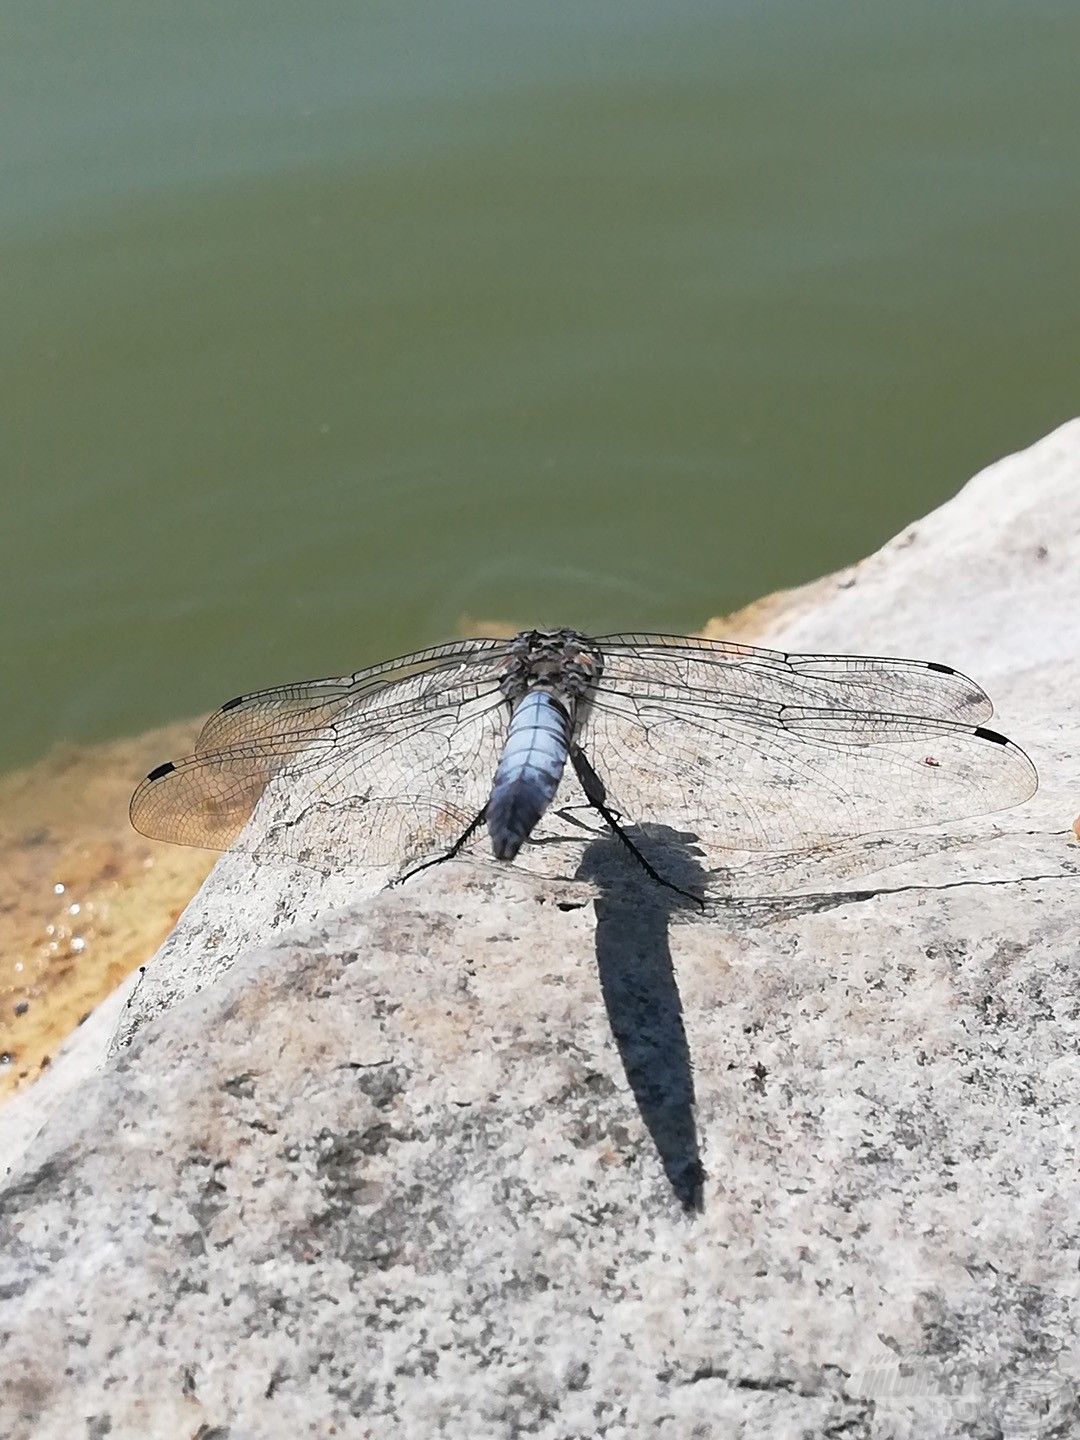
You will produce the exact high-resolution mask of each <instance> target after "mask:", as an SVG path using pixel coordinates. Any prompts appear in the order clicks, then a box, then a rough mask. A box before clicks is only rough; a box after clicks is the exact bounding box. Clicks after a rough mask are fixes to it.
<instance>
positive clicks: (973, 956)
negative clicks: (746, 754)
mask: <svg viewBox="0 0 1080 1440" xmlns="http://www.w3.org/2000/svg"><path fill="white" fill-rule="evenodd" d="M1078 482H1080V422H1077V423H1073V424H1072V425H1070V426H1066V427H1064V428H1063V429H1062V430H1060V431H1058V432H1056V433H1055V434H1054V435H1051V436H1050V437H1048V438H1047V439H1046V440H1044V441H1042V442H1041V443H1040V444H1039V445H1036V446H1035V447H1033V448H1032V449H1031V450H1029V451H1027V452H1025V453H1024V454H1022V455H1018V456H1014V457H1012V458H1010V459H1009V460H1006V461H1003V462H1001V464H999V465H996V466H994V467H992V468H991V469H990V470H988V471H986V472H984V473H983V474H982V475H980V476H978V477H976V479H975V480H973V481H972V482H971V484H970V485H969V486H967V487H966V488H965V490H964V491H963V492H962V493H961V494H960V495H959V496H957V497H956V499H955V500H953V501H952V502H950V503H949V504H948V505H946V506H944V507H942V509H941V510H939V511H937V512H935V513H934V514H933V515H931V516H929V517H927V518H926V519H925V520H923V521H920V522H919V523H918V524H917V525H915V526H913V527H911V530H909V531H908V532H905V534H904V535H902V536H900V537H898V539H897V540H895V541H893V542H892V543H891V544H890V545H888V546H886V547H885V549H884V550H882V551H881V552H879V553H878V554H877V555H875V556H873V557H871V558H870V559H869V560H867V561H865V562H863V563H862V564H861V565H858V566H856V567H854V568H853V569H852V570H851V571H848V572H846V573H845V574H843V575H841V576H837V577H833V578H832V579H830V580H828V581H823V582H819V584H818V585H816V586H813V587H808V590H807V592H805V593H803V594H802V595H796V596H795V597H794V599H793V601H792V602H791V603H790V604H789V605H788V606H787V608H786V611H785V614H784V618H783V619H782V621H781V623H780V627H779V628H778V629H777V631H776V632H775V633H774V634H772V635H769V636H767V637H765V643H772V644H778V645H781V646H783V647H786V648H798V649H815V650H854V651H866V652H870V653H879V654H880V653H897V654H910V655H917V656H923V657H925V658H936V659H941V660H945V661H947V662H948V663H950V664H954V665H957V666H958V667H960V668H961V669H965V670H967V671H968V673H971V674H973V675H974V676H975V677H976V678H978V679H979V680H981V681H983V682H984V683H987V684H988V686H989V688H990V690H991V693H992V694H993V695H994V697H995V699H997V700H999V701H1000V709H999V719H998V720H997V721H995V724H999V725H1000V727H1001V728H1002V729H1004V730H1005V731H1006V733H1008V734H1010V735H1012V736H1013V738H1015V739H1016V740H1017V741H1019V742H1020V743H1021V744H1023V745H1024V746H1025V748H1026V749H1028V751H1029V752H1030V753H1031V754H1032V756H1033V758H1034V759H1035V760H1036V763H1037V764H1038V766H1039V769H1040V773H1041V777H1042V784H1041V788H1040V791H1039V794H1038V795H1037V796H1036V797H1035V798H1034V799H1033V800H1032V801H1031V802H1029V803H1028V804H1026V805H1025V806H1023V807H1020V808H1018V809H1016V810H1014V811H1009V812H1006V813H1004V814H1000V815H997V816H994V817H990V818H989V819H985V820H982V821H978V822H972V823H970V824H969V823H965V824H964V825H959V826H951V827H949V828H948V830H944V831H941V832H938V833H933V834H926V835H916V836H913V835H908V836H906V837H890V838H889V839H887V840H886V841H885V842H884V843H878V842H874V843H872V844H871V843H867V844H865V845H863V846H861V847H849V849H848V850H847V851H846V852H844V853H842V854H837V855H835V856H825V857H821V856H816V857H808V858H806V859H804V860H802V861H801V862H799V863H798V864H796V865H794V866H792V867H789V868H787V869H784V870H781V871H780V872H779V874H777V875H774V876H772V877H771V883H770V884H768V885H766V884H765V879H768V878H769V877H765V879H763V878H762V877H754V876H750V877H740V876H736V877H734V881H733V883H734V884H735V885H736V887H737V888H739V890H740V892H741V898H740V899H739V900H738V901H737V902H734V903H733V904H732V906H731V907H730V908H728V909H726V910H723V909H722V910H721V912H720V913H719V914H718V915H715V916H714V915H710V916H708V917H705V918H698V917H693V916H689V915H686V914H685V913H683V912H681V911H677V910H675V909H673V908H672V907H671V906H669V905H668V904H667V903H666V901H665V899H664V894H663V892H660V891H658V890H657V889H656V888H655V887H652V886H648V885H646V884H643V883H639V880H638V877H636V876H633V875H630V876H627V875H625V874H623V876H622V877H621V878H620V876H619V872H618V871H617V870H616V868H615V867H610V868H609V869H608V870H607V871H606V872H605V871H603V870H601V872H600V873H601V879H604V876H605V874H606V880H604V889H603V891H602V893H601V895H600V897H599V898H598V899H597V900H596V901H595V902H593V901H591V900H586V903H582V901H583V900H584V899H585V892H584V891H583V890H582V887H581V886H577V887H573V886H570V887H567V886H563V887H558V886H552V885H551V884H545V883H538V882H535V881H530V880H529V879H528V878H527V877H524V876H520V875H518V874H517V873H516V872H514V871H512V870H511V871H503V870H496V869H495V868H493V867H474V866H469V865H458V866H454V867H449V866H447V867H443V868H441V869H440V870H436V871H432V872H430V874H428V875H427V876H425V877H423V878H418V879H417V880H416V881H414V882H410V884H409V885H408V886H406V887H404V888H402V889H399V890H395V891H392V892H387V893H384V894H380V895H378V896H377V897H375V898H374V899H365V898H359V899H358V898H356V897H355V896H353V895H351V894H350V884H349V883H347V882H344V881H342V880H341V878H340V877H339V878H338V879H337V880H335V881H331V882H328V884H327V886H326V888H325V889H323V890H321V891H319V892H317V893H316V892H314V891H312V890H311V889H310V887H309V888H307V889H306V890H301V889H299V888H297V889H295V890H293V889H290V888H287V887H286V888H285V889H282V888H280V879H279V878H278V880H277V881H276V882H274V881H272V880H271V878H270V872H269V871H258V872H254V875H253V872H252V871H251V868H250V866H245V864H244V863H243V860H242V857H228V858H227V859H226V861H224V862H223V863H222V865H221V866H219V867H218V869H217V870H215V872H214V875H213V876H212V877H211V879H210V881H208V883H207V886H206V887H205V889H204V891H203V892H202V893H201V895H200V896H199V897H198V898H197V899H196V901H195V902H193V904H192V906H191V907H190V908H189V910H188V912H187V913H186V915H185V916H184V919H183V921H182V922H181V926H180V927H178V931H177V934H176V935H175V936H174V938H173V939H172V940H171V941H170V943H169V945H168V946H167V947H166V948H165V950H164V951H163V952H162V954H161V955H160V956H159V957H158V959H157V960H156V961H155V962H154V965H153V966H152V967H151V970H150V972H149V977H150V978H148V980H147V981H146V982H145V983H144V984H143V985H142V986H140V987H138V989H137V990H136V992H135V995H136V999H135V1002H134V1005H133V1006H132V1007H131V1008H129V1011H128V1022H127V1027H126V1034H127V1035H130V1036H134V1043H133V1044H132V1045H131V1048H130V1049H126V1050H123V1051H121V1053H120V1054H119V1055H118V1056H117V1057H116V1058H114V1059H113V1060H112V1061H111V1063H110V1064H109V1065H108V1067H107V1068H106V1069H105V1071H104V1073H103V1074H101V1075H100V1076H98V1077H97V1078H93V1079H90V1080H84V1081H83V1083H81V1084H80V1085H79V1087H78V1089H77V1090H76V1092H75V1093H74V1094H72V1095H70V1096H69V1098H68V1099H67V1100H66V1102H64V1103H63V1104H62V1105H61V1106H60V1108H59V1109H58V1110H57V1111H56V1112H55V1113H54V1114H53V1115H52V1116H51V1118H50V1119H49V1121H48V1124H47V1125H46V1128H45V1130H44V1132H43V1133H42V1134H41V1135H40V1136H38V1138H37V1140H36V1142H34V1144H33V1145H32V1147H31V1149H30V1151H29V1152H28V1154H27V1155H26V1157H25V1168H24V1169H23V1171H22V1173H21V1174H20V1175H19V1176H18V1177H17V1178H15V1179H14V1180H13V1181H12V1183H11V1184H10V1185H9V1187H8V1189H7V1191H6V1193H5V1194H4V1195H3V1197H2V1201H0V1297H3V1298H2V1300H0V1336H2V1337H3V1366H2V1378H0V1433H3V1434H5V1435H8V1434H10V1435H11V1436H13V1437H21V1436H27V1437H29V1436H33V1437H35V1440H36V1437H52V1436H57V1437H60V1436H63V1437H65V1440H67V1437H70V1436H74V1435H82V1434H85V1435H89V1436H104V1435H108V1436H109V1437H110V1440H116V1437H127V1436H132V1437H134V1436H139V1437H145V1436H157V1435H162V1436H172V1435H179V1434H192V1435H194V1434H197V1433H198V1434H200V1435H202V1436H204V1437H209V1436H213V1435H220V1436H225V1435H229V1436H231V1437H234V1440H235V1437H239V1436H243V1437H247V1436H253V1437H254V1436H257V1437H269V1436H277V1435H281V1436H290V1437H292V1436H296V1435H329V1434H332V1433H337V1434H339V1435H345V1436H368V1435H370V1436H384V1435H385V1436H391V1435H392V1436H404V1437H411V1436H417V1437H428V1436H433V1435H445V1436H469V1437H474V1440H475V1437H487V1436H511V1435H517V1434H522V1433H529V1434H535V1435H538V1436H542V1437H551V1440H555V1437H560V1440H562V1437H571V1436H582V1437H592V1436H605V1437H623V1436H627V1437H629V1436H635V1437H636V1436H640V1435H656V1436H660V1437H668V1436H670V1437H679V1440H682V1437H687V1436H692V1435H701V1436H710V1437H711V1436H714V1435H716V1436H735V1437H738V1436H747V1437H749V1436H755V1437H758V1436H763V1435H764V1436H770V1437H778V1440H786V1437H795V1436H804V1435H812V1436H819V1435H820V1436H827V1435H833V1436H840V1435H844V1436H845V1437H879V1436H889V1437H894V1436H895V1437H915V1436H918V1437H930V1436H938V1435H941V1434H949V1435H971V1436H988V1435H991V1434H999V1435H1012V1434H1015V1435H1040V1436H1042V1435H1045V1436H1051V1435H1058V1436H1065V1435H1068V1434H1072V1433H1076V1432H1077V1430H1078V1429H1080V1410H1078V1409H1077V1403H1076V1394H1075V1376H1076V1373H1077V1371H1076V1358H1077V1357H1076V1354H1075V1351H1074V1345H1075V1335H1076V1333H1077V1320H1078V1315H1077V1308H1078V1307H1077V1282H1076V1275H1077V1266H1076V1250H1075V1216H1076V1214H1077V1212H1078V1209H1080V1193H1078V1192H1080V1184H1078V1181H1077V1178H1076V1170H1077V1167H1076V1165H1075V1156H1074V1154H1073V1153H1072V1137H1071V1131H1070V1129H1069V1124H1070V1121H1069V1116H1070V1114H1072V1115H1075V1110H1070V1107H1071V1106H1075V1103H1076V1099H1077V1089H1078V1088H1080V1087H1078V1070H1077V1066H1076V1063H1075V1049H1076V1018H1077V999H1076V993H1077V986H1076V974H1075V967H1076V956H1077V949H1078V946H1077V939H1078V928H1080V927H1078V921H1077V904H1076V900H1077V888H1078V887H1077V882H1076V876H1077V872H1078V868H1080V867H1078V863H1077V862H1078V858H1080V851H1078V849H1077V846H1076V844H1075V842H1074V841H1073V840H1072V839H1071V835H1070V825H1071V823H1072V820H1073V818H1074V815H1075V814H1076V811H1077V810H1078V809H1080V786H1078V784H1077V777H1078V768H1080V767H1078V762H1077V756H1078V754H1080V743H1078V728H1080V727H1078V724H1077V716H1078V713H1080V645H1078V630H1080V621H1078V616H1080V483H1078ZM758 880H760V881H761V889H762V892H763V894H764V897H765V898H763V899H762V900H761V901H760V902H754V901H753V900H752V899H750V898H748V897H749V896H752V895H753V893H754V884H755V883H756V881H758ZM275 883H276V884H277V886H278V888H275ZM766 892H767V893H766ZM560 902H561V905H562V906H566V907H570V908H560ZM234 957H238V958H235V963H232V964H231V968H229V963H228V962H229V961H231V960H233V958H234ZM223 958H224V963H223ZM210 980H215V983H213V984H208V983H207V982H209V981H210ZM200 985H204V986H206V988H204V989H203V990H202V993H200V994H197V995H192V993H191V992H192V991H193V990H195V989H196V988H197V987H198V986H200ZM185 997H186V998H185ZM180 999H183V1003H182V1004H177V1003H176V1001H178V1000H180ZM162 1011H165V1012H166V1013H163V1014H162V1013H160V1012H162ZM155 1013H157V1015H158V1018H156V1019H154V1020H153V1022H152V1023H148V1022H150V1019H151V1016H153V1015H154V1014H155ZM98 1053H99V1054H100V1050H99V1052H98ZM691 1061H692V1064H693V1079H692V1080H691V1070H690V1065H691ZM88 1068H89V1062H88V1061H87V1060H86V1059H84V1061H83V1062H82V1067H81V1071H80V1074H82V1073H85V1071H86V1070H87V1069H88ZM695 1091H696V1105H692V1104H691V1101H692V1099H694V1098H695V1095H694V1092H695ZM33 1093H34V1092H30V1095H31V1096H32V1095H33ZM26 1113H27V1112H26V1111H25V1110H24V1111H23V1120H22V1133H23V1134H24V1135H25V1134H27V1133H29V1132H30V1131H32V1130H33V1128H34V1127H33V1125H32V1124H30V1123H28V1122H27V1120H26ZM9 1133H10V1132H9ZM699 1163H700V1166H701V1167H702V1169H703V1172H704V1184H703V1193H702V1208H701V1211H700V1213H694V1212H693V1210H692V1208H684V1205H683V1204H682V1203H680V1197H681V1199H682V1200H686V1199H688V1198H691V1197H692V1194H693V1191H694V1189H695V1183H696V1178H697V1174H698V1170H697V1167H698V1165H699ZM200 1427H201V1428H200ZM333 1427H336V1430H335V1429H334V1428H333Z"/></svg>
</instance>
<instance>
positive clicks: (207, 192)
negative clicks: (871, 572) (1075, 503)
mask: <svg viewBox="0 0 1080 1440" xmlns="http://www.w3.org/2000/svg"><path fill="white" fill-rule="evenodd" d="M1078 53H1080V6H1077V5H1076V4H1075V3H1068V4H1065V3H1061V4H1057V3H1046V0H1031V3H1028V4H1024V5H1018V4H1015V3H1002V0H978V3H975V0H970V3H968V0H951V3H950V4H948V5H943V4H941V3H940V0H909V3H907V4H905V5H903V6H895V5H886V4H884V3H870V4H860V5H856V4H854V3H850V0H849V3H844V4H840V3H833V0H825V3H819V4H817V5H813V6H807V5H804V4H799V3H796V0H774V3H771V4H769V5H760V4H753V5H751V4H748V3H712V4H703V3H692V0H668V3H666V4H664V5H656V4H654V3H637V0H590V3H589V4H587V5H563V4H556V5H535V4H524V3H522V4H517V3H510V4H507V3H505V0H503V3H498V4H496V3H458V4H450V5H445V4H443V5H436V4H434V3H428V4H417V3H410V0H395V3H394V4H374V3H367V4H357V3H351V4H345V3H329V0H328V3H326V4H320V5H317V6H308V7H297V6H295V5H286V4H283V3H279V0H259V3H257V4H256V3H253V0H233V3H231V4H229V5H227V6H221V5H217V4H209V3H205V0H188V3H185V4H184V5H182V6H177V5H175V4H164V3H158V4H155V3H152V0H151V3H146V4H143V5H141V6H130V5H127V4H121V3H119V0H98V3H97V4H95V5H94V6H91V7H87V6H81V5H76V4H74V3H72V0H61V3H57V4H52V5H48V6H44V5H41V4H40V3H39V0H34V3H31V0H8V4H7V5H6V6H5V7H4V15H3V17H2V19H0V105H2V107H3V109H2V116H3V118H2V121H0V123H2V125H3V145H2V146H0V180H2V183H0V291H2V314H3V317H4V320H3V325H2V326H0V365H2V367H3V376H2V400H0V425H2V443H0V493H2V496H3V510H2V520H0V595H2V612H3V614H4V617H5V685H4V691H5V704H4V723H3V726H2V727H0V765H11V764H14V763H15V762H16V761H21V760H24V759H29V758H32V757H33V756H35V755H37V754H40V753H42V752H43V751H44V750H46V749H47V748H48V747H49V746H50V744H52V743H53V742H54V741H56V740H57V739H60V738H73V739H84V740H88V739H96V738H101V737H106V736H109V735H114V734H119V733H122V732H125V731H130V730H137V729H141V728H143V727H145V726H148V725H151V724H154V723H157V722H160V721H163V720H166V719H170V718H173V717H176V716H182V715H186V714H189V713H194V712H197V711H199V710H204V709H208V708H210V707H212V706H213V705H215V704H216V703H218V702H219V701H220V700H222V699H223V698H225V697H226V696H228V695H230V694H232V693H234V692H235V691H237V690H243V689H248V688H252V687H255V686H259V685H264V684H271V683H274V682H276V681H280V680H285V679H290V678H294V677H296V676H300V675H304V674H309V673H310V674H316V673H326V672H337V671H340V670H344V669H351V668H353V667H355V666H358V665H360V664H363V663H365V662H367V661H370V660H373V659H377V658H381V657H382V656H384V655H389V654H393V653H397V652H400V651H402V650H404V649H408V648H411V647H412V646H414V645H419V644H424V643H427V642H429V641H433V640H437V639H440V638H443V637H445V636H446V635H447V634H450V633H454V632H455V631H458V630H459V629H461V628H462V627H465V628H477V627H480V628H482V626H483V622H484V621H485V620H498V621H502V622H510V623H514V622H522V623H544V622H547V623H574V624H580V625H582V626H584V627H588V628H596V629H604V628H645V627H657V628H662V627H667V628H673V629H678V630H681V629H685V628H693V627H696V626H699V625H700V624H702V623H703V622H704V621H705V620H706V619H707V618H708V617H709V616H710V615H715V614H717V613H721V612H723V611H725V610H727V609H730V608H732V607H734V606H735V605H738V604H740V603H742V602H745V601H747V600H749V599H751V598H753V597H754V596H755V595H757V594H759V593H762V592H765V591H768V590H770V589H774V588H776V587H778V586H783V585H787V584H793V583H796V582H798V581H801V580H804V579H807V578H809V577H811V576H813V575H815V574H818V573H821V572H822V571H825V570H828V569H831V568H833V567H836V566H838V565H841V564H843V563H845V562H847V561H849V560H852V559H854V558H856V557H858V556H859V555H861V554H863V553H865V552H866V551H867V550H869V549H871V548H873V547H874V546H875V545H876V544H878V543H880V542H881V541H882V540H884V539H885V538H887V537H888V536H889V535H890V534H891V533H893V532H894V531H895V530H897V529H898V528H899V527H900V526H902V525H903V524H904V522H905V521H907V520H908V519H910V518H911V517H913V516H915V515H917V514H919V513H921V512H923V511H925V510H926V509H928V508H929V507H931V506H933V505H934V504H935V503H937V502H939V501H941V500H943V499H945V498H946V497H947V496H948V495H950V494H951V493H952V492H953V491H954V490H955V489H956V488H957V487H958V485H959V484H960V483H961V482H962V481H963V480H964V479H966V478H967V476H968V475H969V474H970V473H971V472H972V471H974V470H975V469H977V468H978V467H979V466H980V465H982V464H984V463H986V462H988V461H989V460H992V459H994V458H996V457H997V456H999V455H1001V454H1003V453H1005V452H1007V451H1009V450H1011V449H1015V448H1017V447H1019V446H1021V445H1023V444H1025V443H1027V442H1029V441H1031V440H1033V439H1035V438H1036V437H1037V436H1038V435H1040V434H1041V433H1043V432H1045V431H1046V430H1048V429H1049V428H1051V427H1052V426H1053V425H1054V424H1056V423H1058V422H1060V421H1061V420H1063V419H1065V418H1067V417H1068V416H1069V415H1071V414H1073V413H1075V412H1076V411H1077V410H1078V409H1080V395H1078V392H1080V385H1078V380H1080V344H1078V340H1077V336H1078V335H1080V283H1078V282H1080V265H1078V263H1077V254H1078V253H1080V250H1078V246H1077V233H1078V221H1080V87H1078V86H1077V85H1076V65H1075V57H1076V55H1077V54H1078Z"/></svg>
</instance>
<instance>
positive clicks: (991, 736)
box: [975, 725, 1009, 745]
mask: <svg viewBox="0 0 1080 1440" xmlns="http://www.w3.org/2000/svg"><path fill="white" fill-rule="evenodd" d="M975 734H976V735H978V737H979V739H980V740H993V742H994V744H995V745H1008V743H1009V739H1008V736H1007V735H999V734H998V732H997V731H996V730H987V729H986V727H985V726H984V725H976V727H975Z"/></svg>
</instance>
